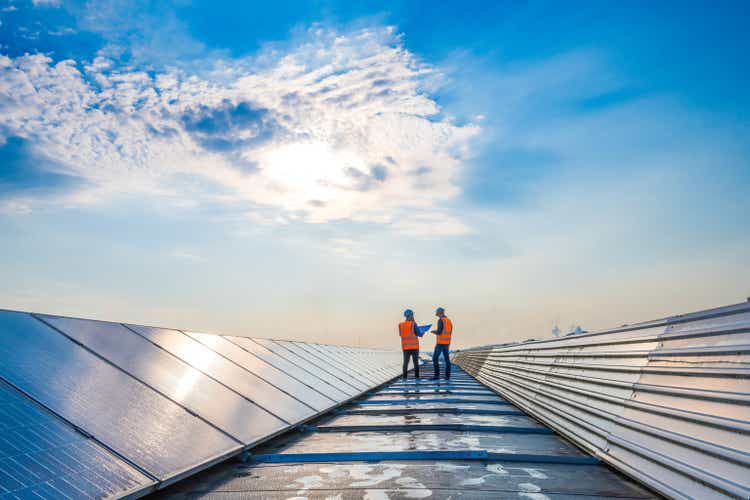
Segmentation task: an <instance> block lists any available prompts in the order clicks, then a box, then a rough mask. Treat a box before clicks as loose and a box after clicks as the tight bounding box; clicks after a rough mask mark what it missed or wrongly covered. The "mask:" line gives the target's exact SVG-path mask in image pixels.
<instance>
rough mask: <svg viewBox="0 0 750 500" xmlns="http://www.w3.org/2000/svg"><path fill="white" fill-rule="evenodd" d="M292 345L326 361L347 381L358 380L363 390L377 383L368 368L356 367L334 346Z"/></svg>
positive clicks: (299, 343)
mask: <svg viewBox="0 0 750 500" xmlns="http://www.w3.org/2000/svg"><path fill="white" fill-rule="evenodd" d="M292 344H294V345H296V346H297V347H298V348H300V349H303V350H305V351H307V352H310V353H312V354H313V355H315V356H317V357H318V358H319V359H321V360H324V361H325V362H327V366H330V367H332V368H336V369H338V373H340V374H341V375H342V376H344V377H345V380H352V379H354V380H356V381H357V382H359V383H360V385H362V386H363V387H362V389H363V390H364V389H366V388H367V387H372V386H373V385H375V384H376V383H377V381H376V380H375V379H373V378H372V377H370V374H369V370H368V369H367V367H366V366H363V365H359V366H355V364H354V362H353V361H352V360H350V359H349V356H348V355H347V354H346V353H344V352H343V351H339V350H337V349H333V348H332V346H320V345H317V344H306V343H303V342H292Z"/></svg>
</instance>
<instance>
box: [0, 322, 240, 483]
mask: <svg viewBox="0 0 750 500" xmlns="http://www.w3.org/2000/svg"><path fill="white" fill-rule="evenodd" d="M0 376H2V377H3V378H4V379H6V380H8V381H9V382H11V383H12V384H13V385H14V386H16V387H18V388H19V389H21V390H23V391H24V392H25V393H27V394H29V395H30V396H31V397H33V398H34V399H36V400H38V401H40V402H41V403H43V404H44V405H45V406H47V407H48V408H50V409H52V410H53V411H54V412H55V413H57V414H59V415H61V416H63V417H64V418H65V419H67V420H69V421H70V422H72V423H73V424H75V425H76V426H78V427H80V428H82V429H86V431H87V432H89V433H91V434H92V435H93V436H95V437H96V438H97V439H98V440H100V441H102V442H103V443H105V444H106V445H107V446H109V447H110V448H112V449H114V450H116V451H117V452H118V453H120V454H121V455H123V456H125V457H128V459H129V460H132V461H133V462H135V463H137V464H138V465H139V466H140V467H141V468H143V469H145V470H147V471H149V472H150V473H151V474H152V475H154V476H156V477H158V478H160V479H166V478H168V477H170V476H172V475H174V474H176V473H178V472H181V471H183V470H186V469H191V468H193V467H195V466H196V465H199V464H202V463H205V462H208V461H210V460H212V459H213V458H215V457H217V456H220V455H224V454H227V453H229V452H232V451H237V450H239V449H240V448H241V446H240V444H239V443H237V442H236V441H235V440H233V439H231V438H229V437H228V436H226V435H225V434H222V433H221V432H220V431H218V430H216V429H214V428H213V427H211V426H209V425H208V424H206V423H205V422H202V421H201V420H199V419H198V418H196V417H195V416H193V415H191V414H190V413H188V412H187V411H186V410H185V409H184V408H182V407H180V406H178V405H177V404H175V403H173V402H172V401H170V400H168V399H167V398H165V397H163V396H161V395H160V394H157V393H156V392H154V391H153V390H151V389H150V388H148V387H146V386H145V385H143V384H142V383H140V382H138V381H137V380H135V379H134V378H132V377H130V376H129V375H127V374H126V373H124V372H122V371H120V370H118V369H117V368H115V367H113V366H112V365H110V364H108V363H107V362H105V361H103V360H101V359H99V358H98V357H96V356H95V355H94V354H92V353H90V352H88V351H86V350H85V349H83V348H82V347H81V346H79V345H77V344H75V343H74V342H73V341H71V340H70V339H68V338H66V337H65V336H63V335H62V334H60V333H59V332H57V331H55V330H53V329H52V328H50V327H49V326H47V325H45V324H43V323H42V322H41V321H39V320H38V319H35V318H33V317H31V316H30V315H28V314H25V313H17V312H0Z"/></svg>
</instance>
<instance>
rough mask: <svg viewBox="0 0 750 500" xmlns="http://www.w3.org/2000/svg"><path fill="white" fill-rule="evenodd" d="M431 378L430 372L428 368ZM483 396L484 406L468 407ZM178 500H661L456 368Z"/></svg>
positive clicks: (348, 411)
mask: <svg viewBox="0 0 750 500" xmlns="http://www.w3.org/2000/svg"><path fill="white" fill-rule="evenodd" d="M421 370H422V373H423V375H426V377H427V378H429V377H431V376H432V371H431V369H430V367H429V365H428V366H423V367H422V368H421ZM477 397H479V398H481V399H482V401H483V402H482V403H477V402H475V401H474V399H473V398H477ZM162 494H163V495H166V496H169V497H173V498H217V499H218V498H228V497H232V498H244V499H254V498H258V499H261V498H263V499H265V498H270V499H277V498H278V499H281V498H285V499H286V498H295V499H302V498H311V499H312V498H342V499H348V498H364V499H387V498H428V497H429V498H454V497H461V498H482V499H489V498H492V499H494V498H510V497H514V498H532V499H537V500H541V499H546V498H576V499H585V498H601V497H613V496H614V497H618V498H654V495H653V494H651V493H649V492H648V491H646V490H644V489H643V488H641V487H640V486H638V485H636V484H635V483H633V482H632V481H630V480H628V479H626V478H624V477H623V476H621V475H619V474H618V473H616V472H614V471H613V470H612V469H611V468H609V467H608V466H606V465H603V464H601V463H600V462H599V460H598V459H595V458H593V457H591V456H590V455H588V454H586V453H585V452H582V451H581V450H579V449H578V448H576V447H575V446H572V445H571V444H570V443H568V442H567V441H565V440H564V439H561V438H560V437H558V436H556V435H554V433H553V431H552V430H551V429H549V428H548V427H546V426H544V425H542V424H540V423H539V422H538V421H536V420H534V419H532V418H530V417H528V416H527V415H525V414H524V413H523V412H522V411H520V410H519V409H518V408H517V407H515V406H514V405H513V404H511V403H510V402H509V401H507V400H505V399H503V398H501V397H500V396H498V395H496V394H495V393H494V392H492V391H490V390H488V389H487V388H486V387H484V386H483V385H482V384H480V383H478V382H477V381H476V380H474V379H473V378H472V377H470V376H469V375H467V374H466V373H464V372H463V371H462V370H460V369H459V368H457V367H454V373H453V374H452V378H451V380H450V381H449V382H446V381H442V380H441V381H431V380H428V379H422V380H421V381H420V382H418V383H417V382H414V381H413V380H411V379H410V380H407V381H402V380H400V379H399V380H397V381H395V382H392V383H391V384H389V385H387V386H384V387H380V388H378V389H376V390H374V391H371V392H370V393H368V394H367V395H365V396H363V397H361V398H358V399H357V400H355V401H352V402H351V403H350V404H348V405H346V406H344V407H341V408H339V409H338V410H336V411H333V412H330V413H329V414H326V415H325V416H323V417H321V418H319V419H316V420H315V421H314V422H311V423H310V424H309V425H307V426H306V427H305V428H304V429H302V430H301V431H300V432H292V433H287V434H285V435H283V436H280V437H278V438H276V439H273V440H272V441H269V442H267V443H266V444H264V445H261V446H260V447H258V448H255V449H253V450H252V455H250V456H248V457H247V461H246V462H245V463H241V462H239V461H230V462H227V463H224V464H221V465H218V466H216V467H214V468H212V469H210V470H208V471H205V472H204V473H202V474H199V475H197V476H196V477H194V478H191V479H188V480H186V481H184V482H181V483H179V484H176V485H174V486H172V487H170V488H168V489H167V490H165V491H164V492H162Z"/></svg>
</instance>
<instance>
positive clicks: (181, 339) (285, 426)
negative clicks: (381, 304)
mask: <svg viewBox="0 0 750 500" xmlns="http://www.w3.org/2000/svg"><path fill="white" fill-rule="evenodd" d="M303 357H304V359H303ZM399 372H400V360H399V355H398V353H397V352H395V351H383V350H377V349H364V348H354V347H341V346H330V345H323V344H305V343H302V342H286V341H276V340H266V339H251V338H238V337H229V336H214V335H207V334H200V333H194V332H186V331H180V330H175V329H166V328H154V327H148V326H141V325H130V324H121V323H111V322H105V321H93V320H85V319H77V318H66V317H60V316H50V315H43V314H30V313H25V312H17V311H2V310H0V431H1V432H0V496H2V498H6V497H7V498H24V497H25V498H29V497H34V496H36V497H39V496H41V497H42V498H83V497H121V496H139V495H142V494H145V493H148V492H150V491H153V490H154V489H155V488H162V487H164V486H166V485H168V484H170V483H172V482H174V481H177V480H179V479H181V478H184V477H186V476H189V475H191V474H194V473H195V472H197V471H199V470H201V469H203V468H205V467H209V466H211V465H213V464H215V463H218V462H221V461H223V460H225V459H227V458H229V457H231V456H233V455H236V454H238V453H241V452H242V451H243V450H245V449H247V448H249V447H252V446H255V445H257V444H259V443H261V442H263V441H265V440H267V439H270V438H272V437H273V436H276V435H278V434H280V433H283V432H285V431H287V430H289V429H290V428H293V427H294V426H297V425H300V424H302V423H304V422H306V421H308V420H310V419H312V418H315V417H317V416H319V415H320V414H322V413H324V412H325V411H327V410H330V409H332V408H335V407H337V406H338V405H340V404H342V403H345V402H347V401H348V400H350V399H351V398H353V397H356V396H359V395H360V394H362V393H363V392H364V391H366V390H367V389H370V388H372V387H374V386H376V385H378V384H382V383H383V382H385V381H387V380H389V379H391V378H393V377H394V376H395V375H396V374H398V373H399ZM355 374H356V375H355ZM357 375H358V376H357Z"/></svg>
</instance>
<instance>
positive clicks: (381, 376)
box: [316, 344, 397, 384]
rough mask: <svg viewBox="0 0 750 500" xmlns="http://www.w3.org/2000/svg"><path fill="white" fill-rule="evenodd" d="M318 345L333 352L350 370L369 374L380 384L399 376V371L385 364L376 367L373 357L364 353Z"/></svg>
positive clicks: (346, 348)
mask: <svg viewBox="0 0 750 500" xmlns="http://www.w3.org/2000/svg"><path fill="white" fill-rule="evenodd" d="M316 345H318V346H320V347H322V348H327V349H330V350H332V351H333V352H334V353H335V356H336V357H337V358H338V359H340V360H341V362H342V363H346V364H347V365H348V366H349V367H350V368H352V369H354V370H361V371H363V372H364V373H367V374H369V376H370V378H371V379H372V380H375V381H376V382H377V383H378V384H380V383H383V382H385V381H386V380H389V379H391V378H393V376H394V375H396V374H397V371H394V370H393V369H392V368H388V367H386V366H385V363H384V362H381V363H380V364H378V365H376V364H375V363H374V362H373V358H372V357H369V356H367V355H366V354H364V353H360V352H356V351H355V350H354V349H352V348H350V347H347V346H335V345H321V344H316ZM391 356H392V354H391Z"/></svg>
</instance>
